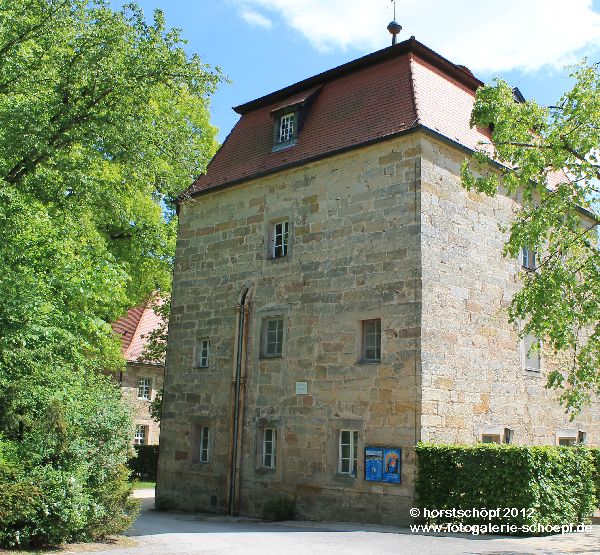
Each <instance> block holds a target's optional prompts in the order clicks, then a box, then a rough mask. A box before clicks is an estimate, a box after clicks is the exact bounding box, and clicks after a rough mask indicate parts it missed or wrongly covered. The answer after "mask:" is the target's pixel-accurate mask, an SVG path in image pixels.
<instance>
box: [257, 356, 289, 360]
mask: <svg viewBox="0 0 600 555" xmlns="http://www.w3.org/2000/svg"><path fill="white" fill-rule="evenodd" d="M258 358H260V360H273V359H275V360H278V359H282V358H283V356H282V355H260V356H259V357H258Z"/></svg>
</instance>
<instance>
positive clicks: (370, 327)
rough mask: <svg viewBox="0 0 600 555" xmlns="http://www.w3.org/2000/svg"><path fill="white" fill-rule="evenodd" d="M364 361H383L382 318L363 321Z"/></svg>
mask: <svg viewBox="0 0 600 555" xmlns="http://www.w3.org/2000/svg"><path fill="white" fill-rule="evenodd" d="M361 360H362V361H363V362H381V319H380V318H376V319H374V320H363V321H362V352H361Z"/></svg>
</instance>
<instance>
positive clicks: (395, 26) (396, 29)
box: [387, 0, 402, 46]
mask: <svg viewBox="0 0 600 555" xmlns="http://www.w3.org/2000/svg"><path fill="white" fill-rule="evenodd" d="M392 4H394V19H393V21H390V23H389V25H388V26H387V30H388V31H389V32H390V33H391V34H392V46H394V44H396V37H397V35H398V33H400V31H402V25H400V24H399V23H398V22H397V21H396V0H392Z"/></svg>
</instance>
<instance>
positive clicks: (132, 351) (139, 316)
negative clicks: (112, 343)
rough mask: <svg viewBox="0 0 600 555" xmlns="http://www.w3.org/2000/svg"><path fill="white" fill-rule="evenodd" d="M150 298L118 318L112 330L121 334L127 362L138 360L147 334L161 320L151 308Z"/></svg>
mask: <svg viewBox="0 0 600 555" xmlns="http://www.w3.org/2000/svg"><path fill="white" fill-rule="evenodd" d="M152 303H153V301H152V300H149V301H148V302H147V303H146V304H144V305H142V306H138V307H135V308H130V309H129V310H128V311H127V314H126V315H125V316H123V317H121V318H119V319H118V320H117V321H116V322H115V323H114V324H113V325H112V328H113V330H114V331H115V332H116V333H117V334H118V335H120V336H121V350H122V352H123V356H124V357H125V360H127V362H139V358H140V356H141V354H142V352H143V350H144V347H145V345H146V343H147V341H148V338H147V335H148V334H149V333H150V332H152V331H154V330H155V329H157V328H158V327H159V326H160V325H161V324H162V323H163V320H162V318H161V317H160V316H158V315H157V314H156V313H155V312H154V310H153V309H152Z"/></svg>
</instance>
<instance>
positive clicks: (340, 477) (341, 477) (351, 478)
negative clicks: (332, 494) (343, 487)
mask: <svg viewBox="0 0 600 555" xmlns="http://www.w3.org/2000/svg"><path fill="white" fill-rule="evenodd" d="M333 479H334V480H336V481H338V482H356V475H354V474H344V473H342V472H336V473H335V474H334V475H333Z"/></svg>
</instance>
